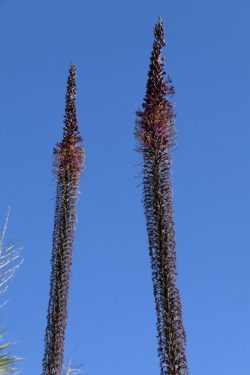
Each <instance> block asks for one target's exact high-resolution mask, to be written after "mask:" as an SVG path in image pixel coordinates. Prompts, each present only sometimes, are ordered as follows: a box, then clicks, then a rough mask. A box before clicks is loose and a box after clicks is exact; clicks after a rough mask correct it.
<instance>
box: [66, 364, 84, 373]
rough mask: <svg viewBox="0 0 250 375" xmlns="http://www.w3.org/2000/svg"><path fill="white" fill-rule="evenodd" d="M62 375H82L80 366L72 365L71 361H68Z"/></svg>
mask: <svg viewBox="0 0 250 375" xmlns="http://www.w3.org/2000/svg"><path fill="white" fill-rule="evenodd" d="M63 375H84V373H83V371H82V368H81V366H77V365H74V364H73V363H72V361H69V363H68V365H67V366H66V368H65V370H64V372H63Z"/></svg>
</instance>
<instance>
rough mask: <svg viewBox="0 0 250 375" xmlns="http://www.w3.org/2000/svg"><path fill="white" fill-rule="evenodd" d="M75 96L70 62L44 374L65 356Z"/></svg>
mask: <svg viewBox="0 0 250 375" xmlns="http://www.w3.org/2000/svg"><path fill="white" fill-rule="evenodd" d="M75 98H76V69H75V66H74V65H71V67H70V71H69V78H68V85H67V94H66V109H65V119H64V132H63V139H62V141H61V143H59V144H58V145H57V146H56V147H55V149H54V158H55V162H54V165H55V166H56V170H55V173H56V175H57V195H56V207H55V222H54V232H53V245H52V259H51V265H52V271H51V278H50V299H49V307H48V315H47V328H46V335H45V354H44V359H43V375H61V374H62V366H63V359H64V339H65V329H66V323H67V303H68V293H69V285H70V274H71V264H72V252H73V240H74V229H75V222H76V204H77V197H78V186H79V178H80V173H81V171H82V168H83V156H84V153H83V147H82V145H81V143H80V142H81V136H80V134H79V131H78V125H77V116H76V103H75Z"/></svg>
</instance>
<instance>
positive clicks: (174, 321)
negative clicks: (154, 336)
mask: <svg viewBox="0 0 250 375" xmlns="http://www.w3.org/2000/svg"><path fill="white" fill-rule="evenodd" d="M164 46H165V40H164V27H163V22H162V20H161V19H160V20H159V21H158V23H157V24H156V26H155V30H154V44H153V51H152V54H151V64H150V68H149V73H148V81H147V89H146V96H145V98H144V102H143V108H142V110H141V111H138V112H137V125H136V138H137V140H138V141H139V146H138V149H139V151H140V152H141V153H142V155H143V164H144V165H143V183H144V208H145V216H146V222H147V231H148V237H149V252H150V258H151V266H152V279H153V290H154V297H155V303H156V314H157V331H158V353H159V358H160V369H161V375H187V374H188V366H187V360H186V354H185V340H186V336H185V332H184V328H183V323H182V311H181V302H180V296H179V290H178V288H177V286H176V249H175V247H176V246H175V231H174V218H173V200H172V184H171V146H172V145H173V143H174V140H175V133H174V110H173V104H172V102H171V97H172V95H173V93H174V89H173V87H172V85H171V81H170V80H169V79H168V80H167V81H165V80H164V74H165V72H164V61H163V58H162V56H161V52H162V48H163V47H164Z"/></svg>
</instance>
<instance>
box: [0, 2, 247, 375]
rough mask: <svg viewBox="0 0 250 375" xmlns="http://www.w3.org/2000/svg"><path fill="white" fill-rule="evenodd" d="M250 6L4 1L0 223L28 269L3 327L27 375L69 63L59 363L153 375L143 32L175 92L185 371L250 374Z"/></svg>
mask: <svg viewBox="0 0 250 375" xmlns="http://www.w3.org/2000/svg"><path fill="white" fill-rule="evenodd" d="M249 14H250V3H249V1H247V0H209V1H208V0H189V1H186V0H176V1H167V0H164V1H163V0H154V1H149V0H126V1H124V0H123V1H120V0H105V1H95V0H93V1H83V0H39V1H38V0H22V1H20V0H0V46H1V59H0V114H1V126H0V137H1V138H0V139H1V147H0V170H1V176H2V177H1V194H0V209H1V210H0V223H2V224H3V222H4V218H5V215H6V212H7V208H8V205H9V204H10V205H11V217H10V222H9V227H8V236H9V238H10V239H11V238H14V239H17V240H18V241H19V243H20V244H21V245H23V246H24V248H25V250H24V258H25V262H24V264H23V266H22V268H21V269H20V271H19V272H18V275H17V277H16V279H15V281H14V282H13V284H12V285H11V288H10V290H9V297H10V302H9V303H8V305H7V306H6V307H5V308H4V309H2V310H1V312H0V314H1V325H2V326H3V327H6V328H7V329H8V339H12V340H16V341H17V344H16V345H15V349H14V352H15V353H16V354H17V355H19V356H22V357H23V358H24V360H23V361H22V362H21V364H20V368H22V369H23V374H25V375H36V374H40V373H41V361H42V356H43V339H44V330H45V325H46V311H47V302H48V291H49V275H50V256H51V237H52V229H53V214H54V197H55V177H53V175H52V149H53V146H54V145H55V143H56V142H57V141H59V140H60V138H61V136H62V125H63V114H64V96H65V88H66V79H67V74H68V68H69V64H70V63H71V62H74V63H75V64H76V65H77V71H78V79H77V83H78V96H77V105H78V117H79V125H80V130H81V133H82V135H83V137H84V145H85V147H86V169H85V171H84V175H83V178H82V180H81V187H80V191H81V194H80V199H79V206H78V223H77V231H76V241H75V253H74V260H73V274H72V284H71V293H70V307H69V321H68V329H67V338H66V359H69V358H73V359H74V360H75V361H76V362H78V363H83V369H84V371H85V372H86V374H88V375H117V374H119V375H127V374H130V375H152V374H155V375H157V374H159V366H158V358H157V352H156V347H157V343H156V328H155V311H154V303H153V295H152V283H151V271H150V263H149V256H148V247H147V236H146V230H145V220H144V213H143V208H142V204H141V198H142V187H141V186H140V182H141V179H140V167H139V166H138V165H139V162H140V159H139V155H138V154H137V153H136V152H135V151H134V149H135V140H134V136H133V132H134V121H135V111H136V110H137V109H138V108H139V107H140V105H141V103H142V99H143V96H144V94H145V84H146V75H147V70H148V65H149V56H150V51H151V48H152V41H153V27H154V24H155V22H156V20H157V18H158V16H162V17H163V19H164V21H165V25H166V34H167V41H168V44H167V48H166V49H165V51H164V54H165V57H166V68H167V72H168V73H169V74H170V76H171V77H172V78H173V82H174V85H175V88H176V96H175V102H176V111H177V124H176V126H177V136H178V146H177V148H176V150H175V151H174V162H173V183H174V206H175V219H176V239H177V258H178V273H179V275H178V286H179V288H180V291H181V297H182V302H183V315H184V324H185V328H186V332H187V337H188V341H187V354H188V360H189V367H190V373H191V375H201V374H202V375H236V374H237V375H247V374H249V368H250V344H249V336H250V292H249V284H250V146H249V144H250V140H249V139H250V130H249V129H250V121H249V117H250V116H249V102H250V95H249V87H250V74H249V69H250V45H249V44H250V43H249V35H250V23H249Z"/></svg>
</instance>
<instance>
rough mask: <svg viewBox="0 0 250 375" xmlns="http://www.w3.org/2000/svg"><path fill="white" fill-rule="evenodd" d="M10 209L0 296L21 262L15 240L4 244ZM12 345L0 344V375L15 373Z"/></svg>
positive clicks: (0, 259) (0, 248) (0, 246)
mask: <svg viewBox="0 0 250 375" xmlns="http://www.w3.org/2000/svg"><path fill="white" fill-rule="evenodd" d="M9 213H10V209H9V210H8V214H7V217H6V220H5V224H4V228H3V231H2V236H1V238H0V297H1V298H2V297H3V295H4V294H5V293H6V291H7V289H8V287H9V285H10V282H11V280H12V279H13V278H14V276H15V274H16V272H17V270H18V268H19V267H20V265H21V264H22V260H20V255H21V248H20V247H18V246H17V244H16V243H15V242H13V241H12V242H9V243H8V244H6V245H5V243H4V242H5V235H6V230H7V224H8V220H9ZM6 302H7V301H6V300H5V301H3V302H2V303H1V307H2V306H3V305H5V304H6ZM3 338H4V332H3V331H1V332H0V339H1V340H3ZM12 345H13V343H12V342H8V343H5V344H2V345H0V375H2V374H17V370H16V368H15V365H16V363H17V361H18V360H19V359H20V358H18V357H16V356H13V355H12V354H11V353H10V352H9V351H8V350H9V349H10V348H11V346H12Z"/></svg>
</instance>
